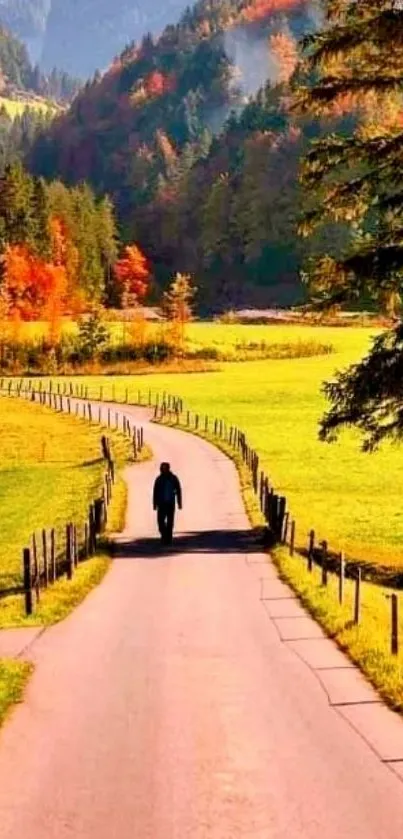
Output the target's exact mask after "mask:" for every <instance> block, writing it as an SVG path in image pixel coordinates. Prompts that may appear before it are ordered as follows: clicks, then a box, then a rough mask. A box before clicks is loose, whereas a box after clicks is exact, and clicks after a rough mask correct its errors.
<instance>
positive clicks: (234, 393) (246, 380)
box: [79, 324, 403, 568]
mask: <svg viewBox="0 0 403 839" xmlns="http://www.w3.org/2000/svg"><path fill="white" fill-rule="evenodd" d="M227 330H228V331H227ZM373 334H374V333H373V332H371V331H370V330H366V329H353V328H352V329H348V328H347V329H338V328H320V327H319V328H318V327H293V326H291V327H282V326H278V327H277V326H274V327H267V326H262V327H260V326H259V327H248V326H245V327H239V326H238V327H227V326H221V325H210V326H208V325H204V324H195V325H194V326H193V327H192V328H191V329H190V339H191V340H192V341H198V342H200V343H202V342H205V343H207V342H208V343H209V345H210V344H211V343H212V342H220V343H223V342H225V341H227V342H231V341H232V342H234V341H237V342H239V341H242V340H245V341H250V340H259V339H261V338H262V336H264V339H265V340H267V341H273V342H293V341H298V340H300V339H301V335H302V336H303V337H304V339H310V338H311V337H312V338H313V339H314V340H320V341H324V342H325V343H331V344H333V346H334V349H335V352H334V354H332V355H328V356H318V357H314V358H302V359H292V360H273V361H267V360H266V361H257V362H245V363H243V364H224V365H221V369H220V370H219V371H216V372H211V373H203V374H199V373H193V374H192V375H186V374H183V375H181V374H180V373H179V374H172V375H170V374H164V373H157V374H154V375H142V376H138V377H136V376H134V377H114V378H113V382H114V387H115V393H116V396H117V397H119V396H120V397H122V398H123V396H124V393H125V389H126V387H128V388H129V391H131V393H132V395H133V396H135V395H136V394H137V389H138V388H141V389H142V390H143V392H146V391H148V389H149V388H151V389H152V391H153V392H157V391H162V390H166V391H168V392H173V393H175V394H178V395H180V396H182V397H183V398H184V399H185V401H186V404H187V407H189V408H191V409H192V410H194V411H197V412H200V413H208V414H209V415H210V416H213V417H214V416H218V417H223V418H227V419H228V421H229V422H230V423H231V424H236V425H238V426H239V427H240V428H241V429H243V430H245V431H246V432H247V433H248V436H249V438H250V442H251V443H252V445H253V446H254V447H256V449H257V450H258V452H259V453H260V455H261V463H262V466H263V467H264V468H265V470H266V471H267V473H268V474H269V476H270V477H271V479H272V481H273V483H274V485H275V486H276V488H277V489H278V490H279V491H280V492H281V493H283V494H285V495H286V496H287V498H288V500H289V503H290V507H291V511H292V514H293V515H294V517H295V518H296V521H297V541H299V542H300V543H303V544H305V543H306V537H307V533H308V531H309V530H310V529H311V528H314V529H315V531H316V533H317V537H318V539H324V538H326V539H327V540H328V542H329V544H330V546H331V547H332V548H335V549H337V550H342V549H343V550H345V551H346V553H347V555H348V556H349V557H351V558H355V559H359V560H360V561H362V562H367V563H370V564H377V565H386V566H388V565H390V566H393V567H400V568H401V567H403V550H402V546H403V508H402V502H401V498H402V495H403V468H402V467H403V449H401V448H399V447H393V446H391V445H385V446H383V447H382V448H381V450H380V451H378V452H376V453H375V454H372V455H368V454H363V453H362V452H361V451H360V447H359V446H360V440H359V437H358V435H357V434H356V433H354V432H346V433H344V434H343V435H342V437H341V439H340V441H339V442H338V443H336V444H332V445H329V444H324V443H320V442H319V441H318V436H317V428H318V420H319V418H320V416H321V414H322V411H323V410H324V408H325V400H324V397H323V396H322V394H321V385H322V383H323V381H324V380H326V379H328V378H330V377H331V376H332V375H333V373H334V371H335V369H338V368H343V367H345V366H346V365H347V364H349V363H351V362H352V361H357V360H358V359H359V358H361V357H362V356H363V355H364V354H365V352H366V351H367V349H368V347H369V345H370V341H371V337H372V335H373ZM79 381H80V382H82V383H86V384H87V385H88V386H89V387H90V389H92V392H93V393H96V392H97V389H98V388H99V385H100V384H102V383H103V385H104V388H105V395H106V393H107V390H106V389H107V388H108V389H109V391H108V392H109V394H111V393H112V380H111V378H106V377H92V378H88V379H86V378H84V379H82V378H80V379H79Z"/></svg>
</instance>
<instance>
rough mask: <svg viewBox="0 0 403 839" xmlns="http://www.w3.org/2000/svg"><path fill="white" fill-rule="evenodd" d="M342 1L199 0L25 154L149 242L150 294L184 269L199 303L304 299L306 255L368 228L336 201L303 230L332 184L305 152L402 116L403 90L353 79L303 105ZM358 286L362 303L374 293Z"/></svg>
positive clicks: (34, 167)
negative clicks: (364, 88)
mask: <svg viewBox="0 0 403 839" xmlns="http://www.w3.org/2000/svg"><path fill="white" fill-rule="evenodd" d="M368 2H369V0H368ZM385 2H386V0H385ZM388 2H389V5H390V2H391V0H388ZM331 5H332V4H331V3H330V2H324V0H323V2H322V0H199V2H197V3H196V5H195V6H194V7H193V8H192V9H188V10H186V12H185V13H184V14H183V16H182V18H181V20H180V22H179V23H178V24H176V25H169V26H167V27H166V29H165V30H164V32H163V33H162V35H161V36H160V37H159V38H154V37H152V36H151V35H146V36H144V37H143V39H142V40H141V42H140V43H138V44H136V43H131V44H129V45H128V46H127V48H126V49H125V50H124V51H123V52H122V53H121V55H120V56H119V57H118V58H117V59H115V60H114V61H113V63H112V64H111V66H110V67H109V69H108V70H107V71H106V72H105V73H103V74H97V75H96V76H95V77H94V78H93V79H92V80H91V81H89V82H87V84H86V85H85V86H84V87H83V88H82V89H81V90H80V91H79V92H78V94H77V95H76V97H75V98H74V100H73V102H72V103H71V106H70V108H69V109H68V110H67V111H64V112H63V113H61V114H60V115H58V116H57V117H56V118H55V119H53V120H52V122H51V123H50V124H48V123H47V124H46V125H42V126H40V127H39V131H35V133H34V136H33V137H31V138H29V139H28V140H25V139H23V141H22V142H21V143H20V150H19V154H20V157H21V158H22V159H23V160H24V163H25V165H26V166H27V167H28V169H29V170H30V171H31V172H32V173H33V175H34V176H35V177H37V178H44V179H45V181H46V182H47V183H48V184H50V185H51V184H52V181H54V180H56V181H62V182H63V183H64V184H65V185H66V189H73V188H77V187H80V185H82V184H83V183H84V182H85V183H87V184H88V185H89V188H90V189H91V190H93V194H94V196H96V198H94V200H96V201H100V200H103V199H104V197H105V196H108V199H107V200H108V202H109V206H110V207H111V208H113V214H114V218H115V219H116V225H117V231H118V238H119V242H118V244H117V247H118V249H120V251H121V250H122V249H123V248H124V247H125V246H127V245H129V246H130V245H132V244H133V242H135V243H136V244H137V245H138V247H139V249H140V252H141V253H144V255H145V258H146V259H147V264H149V265H150V270H151V273H152V276H153V279H154V281H153V283H152V286H151V287H152V289H153V299H154V300H158V299H159V297H160V296H161V294H162V293H163V291H164V290H165V288H166V286H167V284H168V282H169V280H170V278H171V277H172V276H173V275H174V274H176V273H177V272H180V273H181V274H183V275H191V276H192V277H194V279H195V283H196V285H197V288H198V294H197V306H198V308H199V311H201V312H207V311H209V312H211V311H217V310H223V309H228V308H233V307H236V306H240V305H245V304H247V305H268V304H275V305H291V304H296V303H300V302H303V301H304V300H306V299H307V297H308V294H311V293H312V291H314V289H313V287H312V285H310V283H311V280H310V279H309V278H310V277H312V269H311V266H312V265H313V264H316V265H321V266H322V270H323V267H325V268H326V263H323V261H321V260H323V259H328V260H330V263H329V264H332V265H333V264H334V261H335V260H336V262H337V260H338V259H341V258H342V255H343V253H344V252H346V251H348V249H349V248H350V247H351V245H352V243H353V242H354V241H356V239H357V236H358V235H359V234H360V235H361V234H362V235H365V230H364V231H361V229H360V230H359V231H357V225H356V223H355V218H349V217H348V214H347V213H344V214H343V213H339V215H338V216H336V215H335V214H333V216H332V214H327V217H326V219H325V220H326V223H325V224H320V225H318V224H311V225H309V223H308V221H306V223H305V232H306V231H307V230H308V228H309V227H310V228H311V229H309V236H301V235H300V234H301V232H303V230H302V227H303V225H302V226H301V217H302V212H303V211H304V212H305V213H308V215H309V213H314V212H315V209H316V210H317V209H318V208H319V207H320V206H321V201H322V199H323V194H324V193H323V192H322V193H321V191H320V190H319V191H315V190H310V188H309V186H308V188H307V187H306V184H305V185H304V184H303V183H302V184H301V180H300V174H301V171H302V161H303V160H304V159H305V157H306V155H307V154H308V152H309V150H310V149H311V148H312V142H314V143H318V142H319V143H320V142H321V141H322V140H324V139H325V138H326V137H329V136H333V135H336V136H340V137H342V138H343V137H344V138H347V137H348V136H349V135H350V134H351V132H354V131H356V130H358V131H360V132H364V133H368V132H369V133H371V132H375V131H377V130H382V131H393V130H394V127H395V126H396V125H397V124H398V121H399V119H400V112H401V109H400V99H399V94H398V93H396V91H390V92H388V94H387V97H386V99H385V100H384V103H383V107H382V108H379V107H378V106H377V102H376V100H374V98H372V99H371V97H370V96H367V97H365V99H362V100H361V101H360V102H358V101H357V98H356V97H354V96H353V95H352V94H351V92H350V91H348V90H346V91H344V92H341V93H340V95H338V96H335V97H334V98H333V100H332V101H331V102H330V103H329V105H328V107H327V108H319V107H318V108H316V109H315V108H314V107H312V108H304V107H303V106H301V104H300V102H299V99H300V93H301V91H302V90H313V89H314V88H315V84H316V79H317V74H318V69H317V68H316V67H315V66H311V65H310V64H309V61H308V60H307V56H308V54H309V49H310V47H309V38H310V37H316V36H315V33H316V32H318V35H317V37H319V38H320V37H321V29H320V27H321V26H323V25H324V26H325V29H324V31H327V28H326V27H328V26H329V23H325V24H324V23H323V21H324V18H323V14H324V12H325V10H326V7H328V6H329V7H330V6H331ZM360 8H363V6H362V7H360ZM5 162H6V163H7V162H10V161H9V160H6V161H5ZM49 188H50V187H49ZM80 188H82V187H80ZM361 292H362V293H360V294H359V295H358V297H357V299H356V300H355V303H354V305H358V306H360V305H362V304H363V303H365V305H369V304H370V302H371V293H370V289H368V288H365V287H364V286H362V288H361ZM386 299H387V301H388V305H389V306H390V304H391V300H392V298H391V295H388V294H386V295H385V300H386Z"/></svg>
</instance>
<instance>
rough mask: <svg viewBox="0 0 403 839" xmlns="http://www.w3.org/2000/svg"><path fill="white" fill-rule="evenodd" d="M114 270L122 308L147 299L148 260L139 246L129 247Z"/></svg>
mask: <svg viewBox="0 0 403 839" xmlns="http://www.w3.org/2000/svg"><path fill="white" fill-rule="evenodd" d="M113 270H114V274H115V277H116V280H117V283H118V286H119V289H120V298H121V303H122V307H123V308H124V309H126V308H129V307H133V306H136V304H137V303H138V301H139V300H142V299H143V298H144V297H145V295H146V293H147V289H148V284H149V280H150V266H149V263H148V260H147V258H146V257H145V256H144V254H143V253H142V252H141V250H140V248H139V247H138V245H135V244H133V245H127V246H126V248H125V250H124V252H123V255H122V256H121V258H120V259H118V260H117V261H116V262H115V265H114V268H113Z"/></svg>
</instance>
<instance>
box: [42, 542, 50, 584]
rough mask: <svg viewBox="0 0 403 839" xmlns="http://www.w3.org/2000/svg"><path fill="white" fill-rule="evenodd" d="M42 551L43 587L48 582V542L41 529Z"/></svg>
mask: <svg viewBox="0 0 403 839" xmlns="http://www.w3.org/2000/svg"><path fill="white" fill-rule="evenodd" d="M42 551H43V582H44V586H45V588H47V587H48V584H49V566H48V542H47V534H46V530H42Z"/></svg>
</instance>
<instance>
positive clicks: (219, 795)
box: [0, 409, 403, 839]
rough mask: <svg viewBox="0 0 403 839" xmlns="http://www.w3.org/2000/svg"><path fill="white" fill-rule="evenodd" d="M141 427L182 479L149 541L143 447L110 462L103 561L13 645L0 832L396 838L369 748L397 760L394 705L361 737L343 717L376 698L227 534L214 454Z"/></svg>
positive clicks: (395, 780) (236, 511)
mask: <svg viewBox="0 0 403 839" xmlns="http://www.w3.org/2000/svg"><path fill="white" fill-rule="evenodd" d="M131 410H132V412H133V413H135V409H131ZM146 438H147V440H148V441H149V442H150V443H151V445H152V446H153V448H154V451H155V454H156V457H157V458H158V459H162V458H163V459H166V458H169V459H170V460H171V463H172V465H173V467H174V469H175V470H177V471H178V473H179V474H180V476H181V478H182V480H183V485H184V500H185V507H184V511H183V513H182V514H181V515H180V518H179V519H178V529H179V536H178V543H177V547H176V550H175V551H174V552H172V553H171V554H169V555H164V554H163V553H161V552H160V551H159V549H158V550H157V549H156V546H155V543H154V542H153V539H154V533H155V529H154V517H153V514H152V512H151V511H150V504H149V501H150V490H151V484H152V480H153V478H154V474H155V464H143V465H141V466H138V467H135V468H133V469H131V470H129V471H128V480H129V484H130V510H129V516H128V522H127V527H126V530H125V533H124V535H123V537H121V538H120V539H119V542H118V544H117V547H116V558H115V561H114V565H113V568H112V570H111V572H110V573H109V575H108V576H107V578H106V579H105V581H104V582H103V583H102V584H101V586H99V588H98V589H96V590H95V591H94V592H93V593H92V594H91V595H90V596H89V597H88V599H87V600H86V601H85V603H84V604H82V605H81V606H80V607H79V608H78V609H77V610H76V611H75V613H74V614H73V615H71V616H70V617H69V618H68V619H67V620H66V621H64V622H63V623H62V624H61V625H59V626H56V627H54V628H52V629H50V630H48V631H47V632H45V633H43V634H42V635H41V636H39V637H37V638H36V640H35V641H34V643H33V644H32V646H31V648H30V655H31V657H32V658H33V659H34V661H35V662H36V671H35V675H34V677H33V679H32V681H31V684H30V687H29V690H28V694H27V698H26V701H25V702H24V703H23V705H21V706H20V707H19V708H18V709H17V710H16V711H15V713H14V714H13V717H12V718H11V720H10V721H9V722H8V724H7V725H6V727H5V729H4V730H3V732H2V734H1V736H0V835H1V837H2V839H11V837H12V839H26V837H29V839H67V837H68V839H72V837H74V839H238V837H239V839H240V837H245V839H297V837H299V839H385V837H387V839H397V837H399V839H401V836H402V831H403V787H402V783H401V780H400V779H399V777H398V776H397V774H395V772H393V771H391V769H390V767H389V766H387V765H386V764H385V763H384V762H382V760H381V758H382V757H383V758H384V759H393V760H396V761H397V762H396V764H394V766H395V767H396V769H397V771H399V769H400V767H401V764H400V762H399V757H401V758H403V744H402V740H401V739H400V740H399V737H401V730H402V725H401V723H400V721H399V720H395V718H394V717H393V718H392V719H391V726H392V729H393V726H394V725H396V726H397V728H396V729H395V733H396V736H394V734H393V733H392V735H391V736H390V739H389V741H388V740H386V745H385V742H384V740H383V739H382V736H381V737H380V740H379V743H380V746H379V750H378V751H379V752H380V755H379V754H376V752H375V751H374V748H372V746H373V743H372V746H371V745H369V744H368V743H367V742H366V741H365V740H364V739H363V737H362V736H361V734H359V733H358V732H357V731H356V730H354V728H353V727H352V723H354V722H355V717H354V713H355V710H356V709H357V707H359V708H364V710H365V708H367V709H368V708H369V709H370V710H371V712H372V713H373V714H375V718H376V715H377V711H382V710H383V709H382V708H381V706H380V705H379V704H378V702H377V697H376V696H374V695H373V694H372V692H371V691H370V690H369V688H368V687H367V686H366V684H365V683H364V682H363V681H360V678H359V677H358V676H357V674H356V671H355V670H353V669H352V668H351V667H349V666H348V663H347V662H346V661H345V660H344V658H343V657H342V656H341V654H339V653H338V652H337V651H336V650H334V649H333V648H332V646H331V644H330V642H329V641H327V640H325V639H324V638H323V636H322V634H321V632H320V631H319V630H318V628H317V627H316V625H315V624H313V623H312V622H311V621H309V620H308V619H307V618H306V617H305V616H304V614H303V613H302V612H301V610H300V609H299V607H298V604H297V603H296V601H295V599H293V598H292V597H291V595H290V592H289V591H288V589H286V588H285V587H284V586H282V584H281V583H280V582H279V581H277V579H276V576H275V574H274V571H273V569H271V567H270V565H269V564H267V563H266V562H265V557H264V556H263V555H262V554H260V553H259V548H258V546H257V545H256V544H255V543H254V542H253V540H252V539H251V538H250V537H249V536H248V534H247V533H245V531H247V521H246V517H245V514H244V511H243V508H242V504H241V501H240V496H239V491H238V484H237V478H236V474H235V471H234V468H233V466H232V464H231V463H230V462H229V461H227V460H226V459H225V458H224V457H223V456H222V455H221V454H220V453H218V452H217V451H216V450H215V449H213V448H212V447H210V446H209V445H208V444H206V443H204V442H203V441H201V440H198V439H196V438H194V437H191V436H188V435H184V434H182V433H180V432H176V431H172V430H170V429H164V428H158V427H153V426H147V427H146ZM261 577H263V578H264V581H263V582H262V581H261V580H260V578H261ZM281 636H282V638H283V639H287V638H288V639H289V640H281ZM304 639H305V640H304ZM298 645H299V646H298ZM302 658H305V659H306V660H307V661H309V666H308V665H307V663H306V662H305V661H303V660H302ZM332 702H333V703H334V704H335V705H336V706H337V707H332V706H331V703H332ZM362 703H365V704H364V705H362ZM341 711H343V713H344V714H345V716H342V714H341ZM385 713H386V714H388V713H390V712H386V711H385ZM349 714H350V716H349ZM364 716H365V715H364ZM391 717H392V715H391ZM367 723H368V719H367ZM367 723H365V724H367ZM370 728H371V725H370ZM375 728H376V726H375ZM364 729H365V726H364ZM371 730H372V729H371ZM364 733H365V731H364ZM375 733H376V732H375ZM378 733H379V732H378ZM382 749H384V750H386V753H385V754H382ZM388 749H389V752H388ZM396 749H397V750H398V751H396ZM399 750H400V752H401V753H400V752H399Z"/></svg>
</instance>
